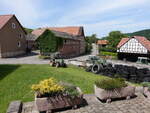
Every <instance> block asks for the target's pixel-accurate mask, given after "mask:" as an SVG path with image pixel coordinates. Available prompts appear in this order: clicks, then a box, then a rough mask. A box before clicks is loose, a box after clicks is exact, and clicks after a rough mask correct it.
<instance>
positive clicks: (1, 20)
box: [0, 15, 14, 29]
mask: <svg viewBox="0 0 150 113" xmlns="http://www.w3.org/2000/svg"><path fill="white" fill-rule="evenodd" d="M13 16H14V15H0V29H2V28H3V27H4V26H5V25H6V23H7V22H8V21H9V20H10V19H11V18H12V17H13Z"/></svg>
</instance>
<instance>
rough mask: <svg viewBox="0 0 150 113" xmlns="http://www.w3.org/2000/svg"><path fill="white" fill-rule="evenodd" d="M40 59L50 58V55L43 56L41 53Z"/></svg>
mask: <svg viewBox="0 0 150 113" xmlns="http://www.w3.org/2000/svg"><path fill="white" fill-rule="evenodd" d="M39 59H50V56H43V55H40V56H39Z"/></svg>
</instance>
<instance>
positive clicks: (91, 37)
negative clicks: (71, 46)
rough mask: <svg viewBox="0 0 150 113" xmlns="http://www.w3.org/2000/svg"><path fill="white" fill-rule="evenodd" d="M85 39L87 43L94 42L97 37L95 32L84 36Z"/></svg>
mask: <svg viewBox="0 0 150 113" xmlns="http://www.w3.org/2000/svg"><path fill="white" fill-rule="evenodd" d="M85 39H86V41H87V42H88V43H96V42H97V40H98V38H97V35H96V34H92V35H91V36H86V38H85Z"/></svg>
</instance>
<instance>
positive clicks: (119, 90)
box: [94, 78, 135, 102]
mask: <svg viewBox="0 0 150 113" xmlns="http://www.w3.org/2000/svg"><path fill="white" fill-rule="evenodd" d="M94 90H95V95H96V97H98V98H99V99H100V100H106V102H111V99H115V98H123V97H126V99H130V97H132V96H134V95H135V87H133V86H129V85H128V84H127V83H126V82H125V80H124V79H122V78H103V79H100V80H97V81H96V82H95V85H94Z"/></svg>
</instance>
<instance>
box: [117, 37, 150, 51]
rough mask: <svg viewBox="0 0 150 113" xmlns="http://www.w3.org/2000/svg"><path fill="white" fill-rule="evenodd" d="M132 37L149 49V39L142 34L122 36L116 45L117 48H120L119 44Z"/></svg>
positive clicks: (121, 44)
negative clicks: (129, 36)
mask: <svg viewBox="0 0 150 113" xmlns="http://www.w3.org/2000/svg"><path fill="white" fill-rule="evenodd" d="M132 38H135V39H136V40H138V42H139V43H141V44H142V45H143V46H144V47H145V48H146V49H147V50H149V51H150V41H149V40H147V39H146V38H145V37H142V36H133V37H131V38H122V40H121V41H120V42H119V44H118V45H117V48H120V47H121V46H123V45H124V44H125V43H127V42H128V41H129V40H130V39H132Z"/></svg>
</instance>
